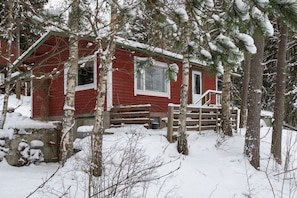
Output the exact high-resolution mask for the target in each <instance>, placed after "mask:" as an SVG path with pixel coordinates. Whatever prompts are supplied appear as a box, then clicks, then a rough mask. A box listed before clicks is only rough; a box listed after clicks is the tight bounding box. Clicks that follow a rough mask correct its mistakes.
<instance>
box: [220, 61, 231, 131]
mask: <svg viewBox="0 0 297 198" xmlns="http://www.w3.org/2000/svg"><path fill="white" fill-rule="evenodd" d="M230 93H231V70H230V67H228V66H227V67H225V68H224V75H223V88H222V130H223V133H224V135H228V136H232V126H231V120H230V119H231V116H230Z"/></svg>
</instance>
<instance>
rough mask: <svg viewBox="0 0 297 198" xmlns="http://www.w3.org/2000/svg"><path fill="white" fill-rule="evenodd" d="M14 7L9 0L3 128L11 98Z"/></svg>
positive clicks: (0, 126)
mask: <svg viewBox="0 0 297 198" xmlns="http://www.w3.org/2000/svg"><path fill="white" fill-rule="evenodd" d="M13 7H14V1H9V3H8V15H7V26H8V27H7V35H8V38H7V49H6V52H7V53H6V60H7V66H6V68H5V69H6V72H7V73H6V78H5V93H4V99H3V108H2V113H1V114H2V115H1V121H0V128H1V129H3V127H4V124H5V121H6V115H7V109H8V99H9V93H10V83H11V82H10V81H11V74H12V67H13V65H12V61H11V57H12V54H11V50H12V41H13V30H14V24H13V16H12V13H13Z"/></svg>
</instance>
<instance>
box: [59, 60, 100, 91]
mask: <svg viewBox="0 0 297 198" xmlns="http://www.w3.org/2000/svg"><path fill="white" fill-rule="evenodd" d="M96 66H97V62H96V57H95V56H88V57H84V58H83V59H81V60H79V61H78V70H77V76H76V88H75V90H76V91H81V90H87V89H96V83H97V76H96V74H97V67H96ZM68 67H69V63H66V64H65V69H64V93H66V83H67V81H66V79H67V72H68Z"/></svg>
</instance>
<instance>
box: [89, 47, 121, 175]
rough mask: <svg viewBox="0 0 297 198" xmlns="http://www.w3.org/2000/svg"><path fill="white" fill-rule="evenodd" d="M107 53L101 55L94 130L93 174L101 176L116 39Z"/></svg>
mask: <svg viewBox="0 0 297 198" xmlns="http://www.w3.org/2000/svg"><path fill="white" fill-rule="evenodd" d="M110 42H111V43H110V45H109V48H107V49H106V50H107V52H108V53H107V54H106V55H103V54H104V53H103V54H102V56H100V74H99V83H98V88H97V100H96V111H95V124H94V127H93V131H92V165H93V166H94V167H93V169H92V175H93V176H95V177H99V176H101V174H102V167H103V166H102V141H103V133H104V122H103V120H104V106H105V98H106V88H107V73H108V70H109V68H111V67H112V60H113V56H114V51H115V43H114V41H110Z"/></svg>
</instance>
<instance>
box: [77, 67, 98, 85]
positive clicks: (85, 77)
mask: <svg viewBox="0 0 297 198" xmlns="http://www.w3.org/2000/svg"><path fill="white" fill-rule="evenodd" d="M78 67H79V68H78V72H77V85H86V84H91V83H93V82H94V62H93V61H88V62H85V63H82V64H79V65H78Z"/></svg>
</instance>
